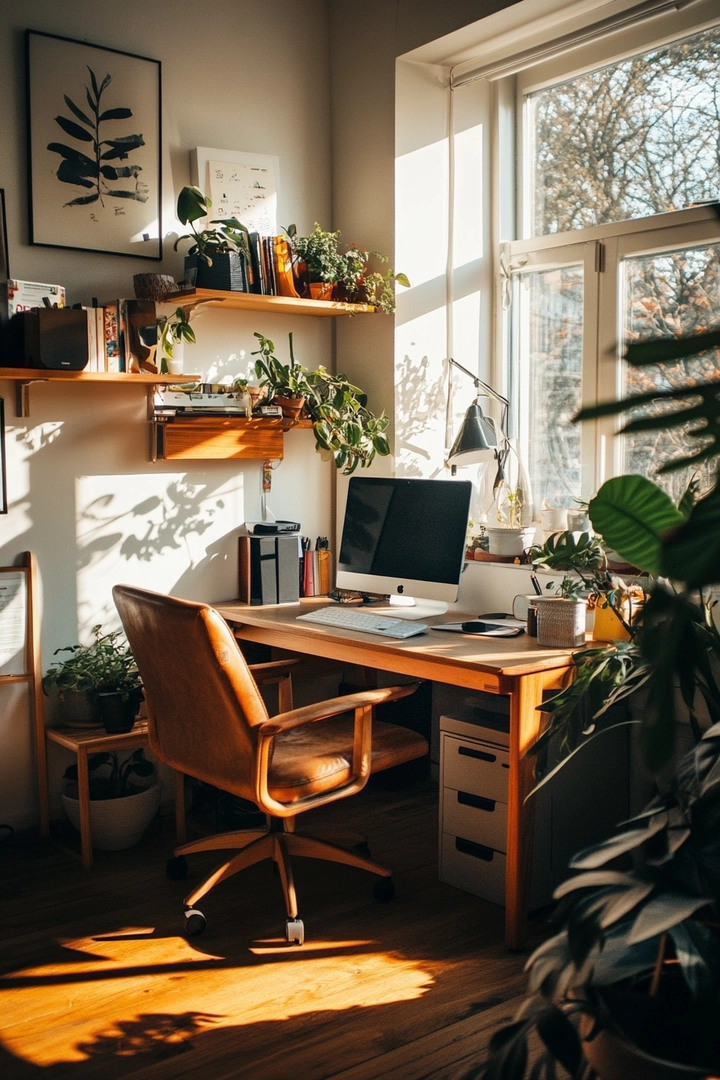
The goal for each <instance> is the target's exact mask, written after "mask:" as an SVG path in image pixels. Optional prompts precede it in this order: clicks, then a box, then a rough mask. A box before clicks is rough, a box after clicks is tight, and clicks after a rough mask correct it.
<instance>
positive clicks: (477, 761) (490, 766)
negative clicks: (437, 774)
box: [441, 734, 510, 802]
mask: <svg viewBox="0 0 720 1080" xmlns="http://www.w3.org/2000/svg"><path fill="white" fill-rule="evenodd" d="M509 760H510V755H509V754H508V752H507V750H503V748H502V747H500V746H493V745H491V744H490V743H481V742H476V741H475V740H473V739H458V738H455V737H454V736H453V735H447V734H443V736H442V756H441V761H442V784H443V786H444V787H451V788H455V790H456V791H467V792H470V793H471V794H473V795H482V796H484V797H485V798H486V799H494V800H496V801H497V802H507V787H508V769H509Z"/></svg>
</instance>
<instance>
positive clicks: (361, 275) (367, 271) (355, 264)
mask: <svg viewBox="0 0 720 1080" xmlns="http://www.w3.org/2000/svg"><path fill="white" fill-rule="evenodd" d="M341 259H342V265H341V268H340V270H339V272H338V277H337V283H336V286H335V297H336V299H338V300H347V301H349V302H350V303H353V304H371V305H372V306H373V307H376V308H378V309H379V310H380V311H382V312H383V313H384V314H385V315H392V314H393V312H394V311H395V284H396V283H397V284H398V285H402V286H404V288H406V289H409V288H410V282H409V280H408V278H407V275H406V274H395V273H393V271H392V270H390V269H387V270H385V271H384V272H383V271H381V270H379V269H377V268H375V269H372V268H371V267H372V262H373V261H375V262H377V263H380V264H385V263H387V262H388V258H387V256H386V255H381V254H380V252H379V251H364V250H363V249H362V248H359V247H358V246H357V244H352V245H351V246H350V248H349V249H348V250H347V251H345V252H344V253H343V254H342V255H341Z"/></svg>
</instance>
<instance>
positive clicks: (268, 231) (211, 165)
mask: <svg viewBox="0 0 720 1080" xmlns="http://www.w3.org/2000/svg"><path fill="white" fill-rule="evenodd" d="M208 174H209V181H210V200H211V204H212V213H213V217H214V218H221V219H222V218H230V217H236V218H238V220H240V221H242V223H243V225H247V227H248V229H249V230H250V232H257V233H260V235H261V236H274V235H275V233H276V231H277V226H276V219H277V191H276V189H275V177H274V175H273V170H272V168H271V167H269V166H267V165H250V164H247V163H242V162H238V163H236V164H231V163H230V162H225V161H209V162H208Z"/></svg>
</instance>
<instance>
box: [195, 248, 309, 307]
mask: <svg viewBox="0 0 720 1080" xmlns="http://www.w3.org/2000/svg"><path fill="white" fill-rule="evenodd" d="M248 251H249V257H248V256H247V255H246V254H245V253H244V252H240V253H239V255H240V258H239V259H238V260H237V263H238V264H239V266H238V270H237V274H236V272H235V269H234V268H233V269H232V270H231V271H230V273H231V280H232V289H233V290H235V291H238V292H248V293H256V294H258V295H260V296H294V297H307V296H309V295H310V294H309V290H308V282H307V267H306V266H305V263H304V262H302V261H301V260H298V259H293V256H292V252H291V250H290V245H289V243H288V241H287V240H286V239H285V237H283V236H261V235H260V234H259V233H256V232H251V233H248ZM193 261H196V260H193ZM218 261H219V260H217V259H214V260H213V269H212V270H209V269H207V270H206V268H205V267H203V266H202V265H201V264H200V262H199V261H197V270H195V271H194V272H193V268H192V267H188V266H187V264H186V270H185V278H186V284H191V285H195V284H197V285H200V286H201V287H205V286H206V284H207V287H208V288H213V287H219V286H217V285H216V284H215V281H214V278H215V274H214V272H213V271H214V270H215V263H216V262H218ZM226 287H227V286H226Z"/></svg>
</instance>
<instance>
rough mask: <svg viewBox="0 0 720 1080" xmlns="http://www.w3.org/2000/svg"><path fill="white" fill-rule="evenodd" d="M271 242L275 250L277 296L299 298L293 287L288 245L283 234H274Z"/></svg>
mask: <svg viewBox="0 0 720 1080" xmlns="http://www.w3.org/2000/svg"><path fill="white" fill-rule="evenodd" d="M272 243H273V250H274V252H275V271H276V276H277V290H278V296H296V297H298V299H299V297H300V294H299V292H298V291H297V289H296V288H295V281H294V279H293V268H292V258H291V255H290V245H289V244H288V242H287V240H286V239H285V238H284V237H283V236H274V237H273V238H272Z"/></svg>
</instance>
